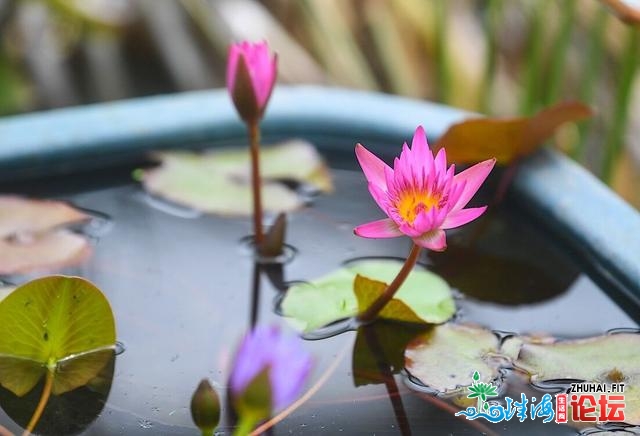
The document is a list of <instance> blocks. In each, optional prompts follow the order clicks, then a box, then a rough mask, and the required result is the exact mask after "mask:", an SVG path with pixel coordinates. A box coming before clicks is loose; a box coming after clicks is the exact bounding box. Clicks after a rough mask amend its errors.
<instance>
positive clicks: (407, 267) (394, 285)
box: [358, 243, 421, 324]
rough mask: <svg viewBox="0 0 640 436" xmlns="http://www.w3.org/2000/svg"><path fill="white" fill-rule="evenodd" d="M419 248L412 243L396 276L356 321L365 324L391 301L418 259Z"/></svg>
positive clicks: (373, 318)
mask: <svg viewBox="0 0 640 436" xmlns="http://www.w3.org/2000/svg"><path fill="white" fill-rule="evenodd" d="M420 250H421V247H420V246H419V245H417V244H415V243H414V244H413V246H412V247H411V251H410V252H409V256H407V260H405V261H404V265H402V268H401V269H400V272H398V275H397V276H396V278H395V279H393V281H392V282H391V284H389V286H387V289H385V291H384V292H383V293H382V295H380V296H379V297H378V298H377V299H376V300H375V301H374V302H373V303H371V306H369V308H368V309H367V310H365V311H364V312H362V313H361V314H359V315H358V321H360V322H362V323H365V324H366V323H368V322H371V321H373V320H375V319H376V317H377V316H378V314H379V313H380V311H381V310H382V309H384V307H385V306H386V305H387V303H388V302H389V301H391V299H392V298H393V296H394V295H395V294H396V292H398V289H400V286H402V284H403V283H404V281H405V280H406V279H407V277H409V273H411V270H412V269H413V267H414V266H415V264H416V262H417V261H418V256H419V255H420Z"/></svg>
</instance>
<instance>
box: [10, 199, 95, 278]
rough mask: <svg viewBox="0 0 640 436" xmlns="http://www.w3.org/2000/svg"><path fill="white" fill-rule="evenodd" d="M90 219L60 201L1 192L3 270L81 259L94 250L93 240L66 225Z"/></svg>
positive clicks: (37, 267) (24, 269)
mask: <svg viewBox="0 0 640 436" xmlns="http://www.w3.org/2000/svg"><path fill="white" fill-rule="evenodd" d="M88 219H89V216H88V215H87V214H85V213H84V212H82V211H79V210H78V209H75V208H73V207H72V206H70V205H68V204H66V203H63V202H60V201H51V200H31V199H26V198H22V197H16V196H0V274H21V273H28V272H31V271H36V270H42V269H57V268H62V267H65V266H71V265H75V264H78V263H81V262H82V261H83V260H84V259H86V258H87V257H88V256H89V254H90V253H91V248H90V246H89V242H88V241H87V239H86V238H85V237H84V236H82V235H79V234H77V233H73V232H71V231H70V230H67V229H66V228H64V227H66V226H70V225H74V224H78V223H80V222H83V221H87V220H88Z"/></svg>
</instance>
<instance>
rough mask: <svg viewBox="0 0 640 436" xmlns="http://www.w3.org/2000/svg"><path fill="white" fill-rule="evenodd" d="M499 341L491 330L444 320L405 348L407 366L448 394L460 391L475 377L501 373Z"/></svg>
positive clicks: (485, 380) (488, 378)
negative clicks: (442, 323)
mask: <svg viewBox="0 0 640 436" xmlns="http://www.w3.org/2000/svg"><path fill="white" fill-rule="evenodd" d="M499 347H500V342H499V340H498V338H497V336H496V335H495V334H493V332H491V331H490V330H486V329H483V328H480V327H475V326H468V325H461V324H444V325H440V326H435V327H434V328H433V329H431V330H429V331H428V332H426V333H425V334H424V335H422V336H420V337H418V338H417V339H416V340H415V341H413V342H412V343H411V344H409V346H408V347H407V349H406V350H405V353H404V356H405V367H406V369H407V371H409V373H411V375H412V376H413V377H415V378H417V379H418V380H419V381H420V382H421V383H422V384H424V385H425V386H428V387H429V388H431V389H434V390H435V391H437V392H442V393H445V394H458V393H460V392H462V390H463V389H464V388H466V387H468V386H471V385H472V384H473V382H474V379H473V375H474V373H476V372H477V373H479V375H480V378H479V379H478V380H476V381H477V382H481V383H490V382H492V381H493V380H495V379H496V378H497V377H498V375H499V370H500V360H499V359H495V357H496V356H497V355H498V350H499Z"/></svg>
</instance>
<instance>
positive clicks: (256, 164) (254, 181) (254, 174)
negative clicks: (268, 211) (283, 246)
mask: <svg viewBox="0 0 640 436" xmlns="http://www.w3.org/2000/svg"><path fill="white" fill-rule="evenodd" d="M247 129H248V130H249V142H250V144H251V147H250V148H251V186H252V188H253V189H252V191H253V235H254V236H253V241H254V243H255V247H256V250H259V249H260V246H261V245H262V241H263V240H264V234H263V232H262V196H261V189H262V185H261V183H260V124H259V121H257V120H256V121H250V122H248V123H247Z"/></svg>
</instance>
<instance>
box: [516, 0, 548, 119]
mask: <svg viewBox="0 0 640 436" xmlns="http://www.w3.org/2000/svg"><path fill="white" fill-rule="evenodd" d="M546 5H547V1H546V0H538V1H536V2H534V6H533V9H532V11H531V31H530V32H529V46H528V47H527V53H526V54H525V56H524V59H525V62H526V65H525V68H526V70H525V82H524V90H523V93H522V97H521V100H520V113H522V114H524V115H530V114H532V113H533V112H534V111H535V109H536V106H537V104H538V101H539V98H540V96H539V88H538V81H539V80H540V71H541V65H542V38H543V32H542V24H543V23H542V18H543V14H544V9H545V8H546Z"/></svg>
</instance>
